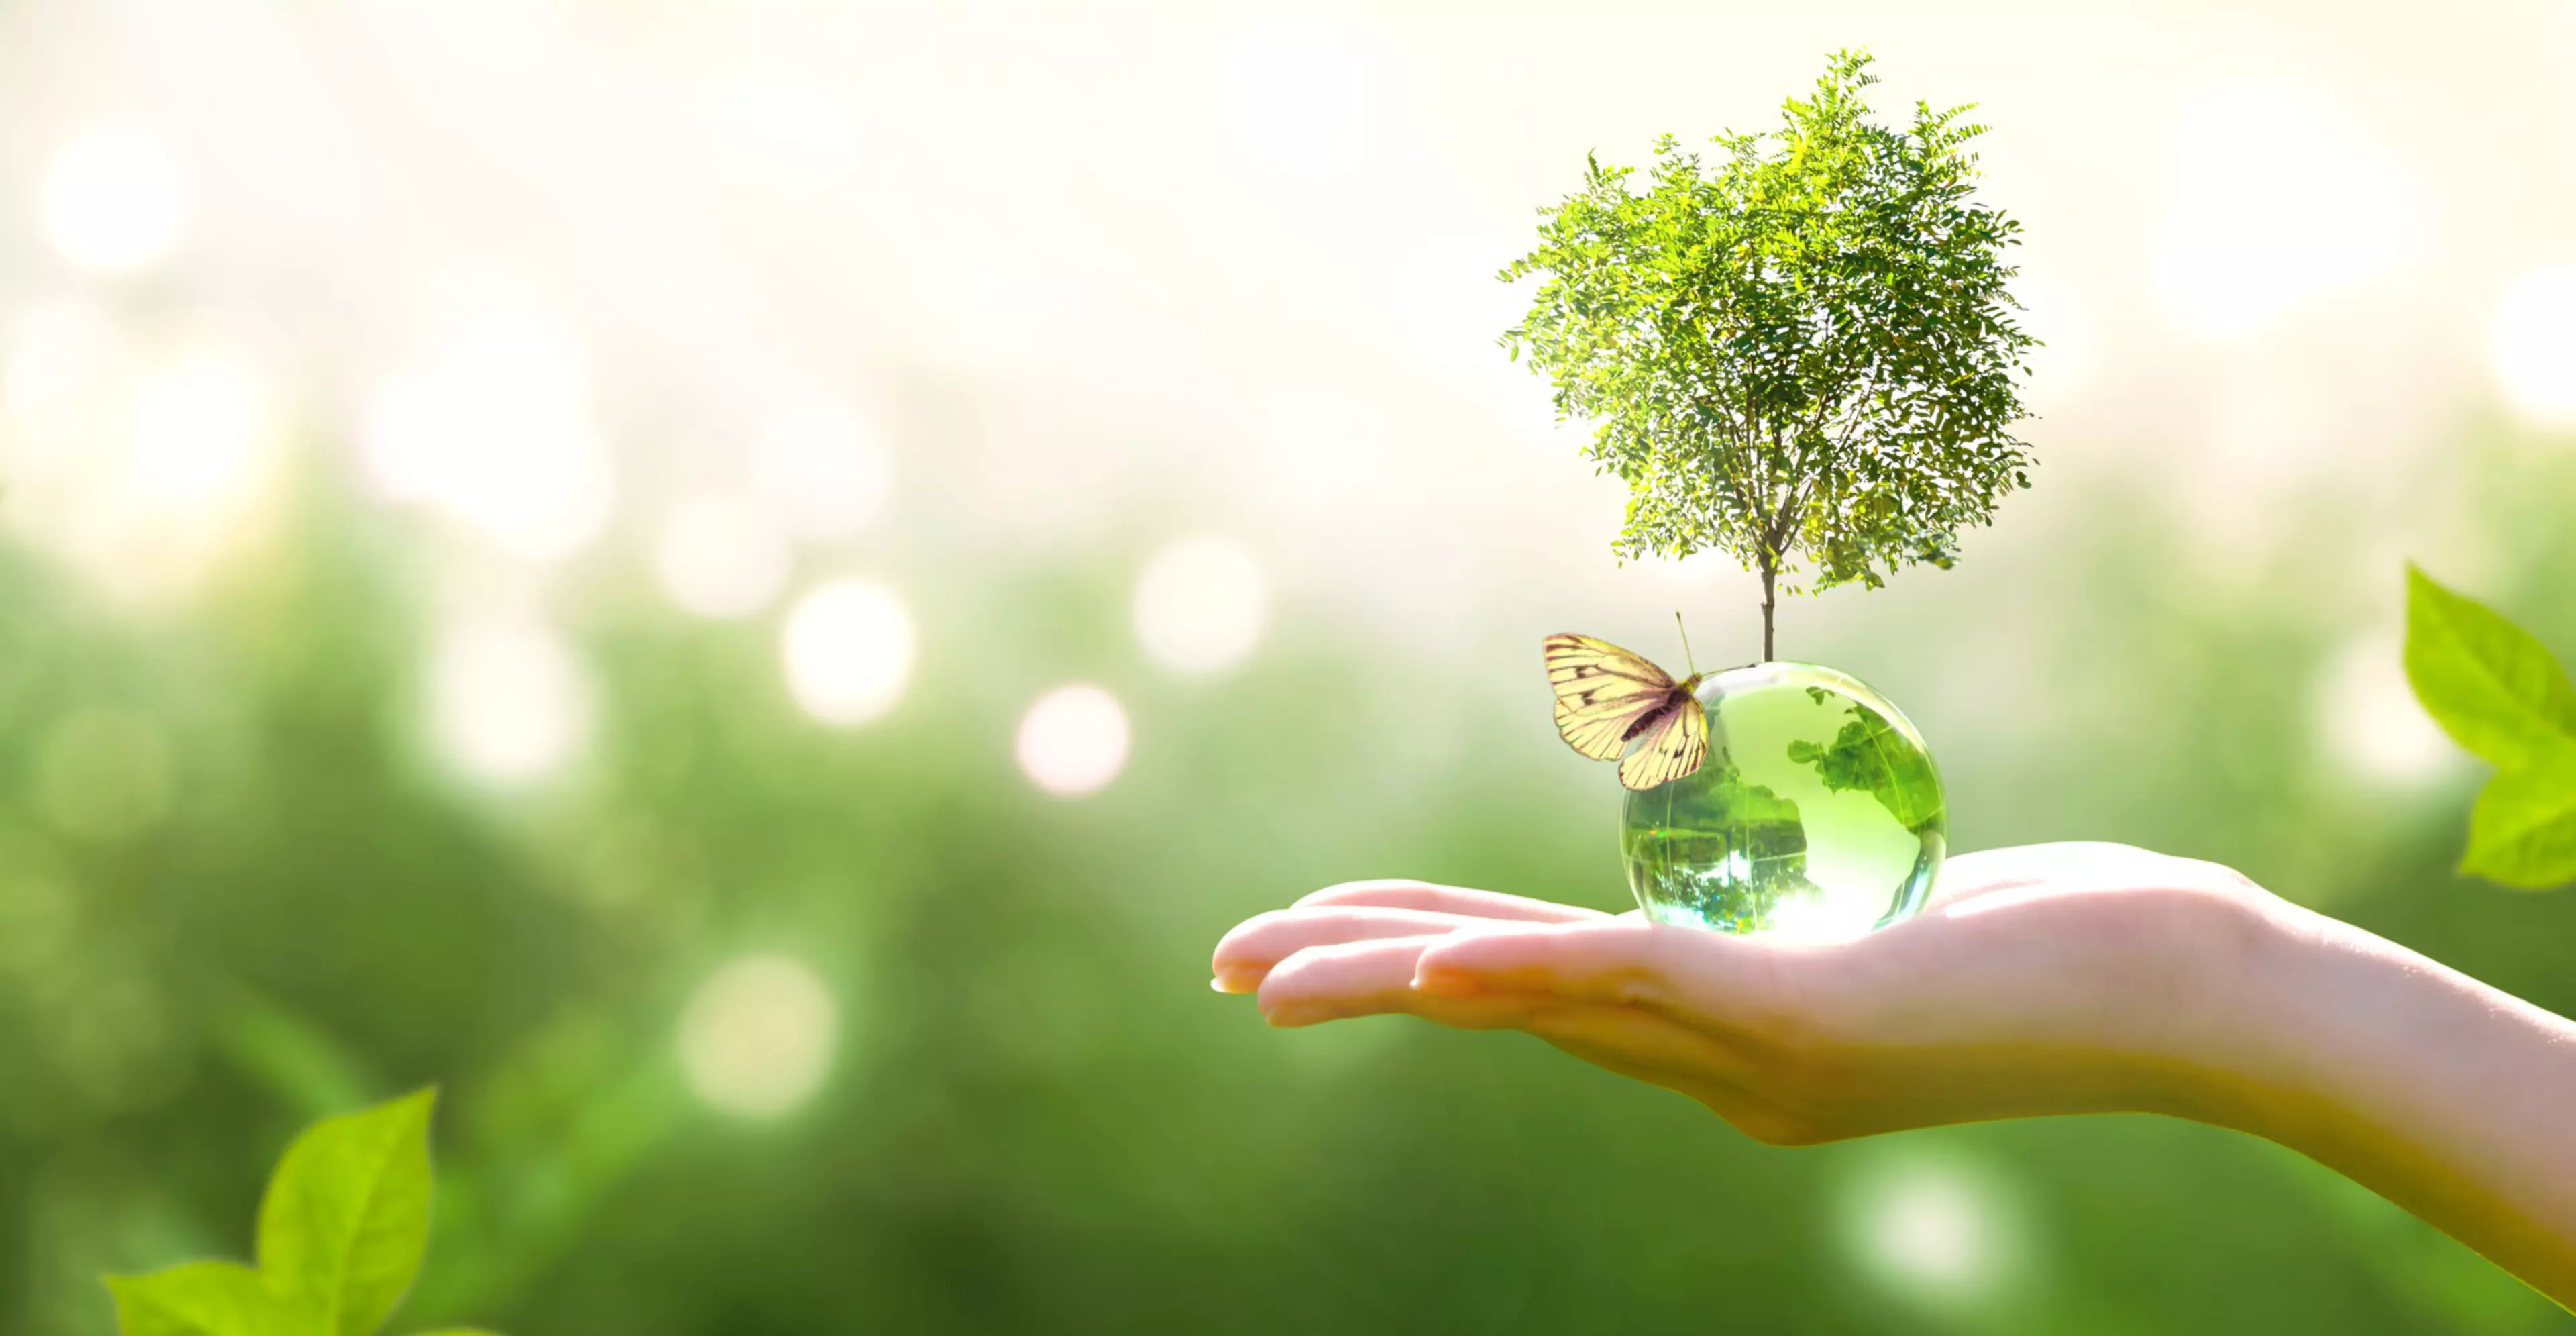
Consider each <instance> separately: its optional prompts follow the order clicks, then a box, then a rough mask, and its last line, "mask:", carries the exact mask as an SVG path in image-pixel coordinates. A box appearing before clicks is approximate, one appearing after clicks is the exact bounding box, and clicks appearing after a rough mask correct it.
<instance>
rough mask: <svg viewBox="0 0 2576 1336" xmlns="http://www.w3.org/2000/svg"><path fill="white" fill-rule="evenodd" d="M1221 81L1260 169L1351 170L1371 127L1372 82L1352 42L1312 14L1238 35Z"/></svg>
mask: <svg viewBox="0 0 2576 1336" xmlns="http://www.w3.org/2000/svg"><path fill="white" fill-rule="evenodd" d="M1219 86H1220V87H1221V88H1223V89H1224V91H1225V93H1226V95H1227V97H1228V98H1229V100H1230V103H1231V105H1230V106H1229V107H1228V112H1229V113H1230V119H1231V122H1232V125H1233V129H1234V133H1235V135H1236V138H1237V141H1238V143H1239V144H1240V145H1241V147H1242V148H1243V149H1244V151H1245V152H1246V153H1247V154H1248V155H1249V156H1250V158H1251V162H1250V163H1249V167H1250V169H1251V170H1252V171H1253V172H1255V173H1256V174H1258V175H1263V176H1267V175H1269V174H1274V173H1284V174H1286V175H1287V176H1290V177H1293V178H1296V179H1298V180H1302V181H1316V180H1326V179H1331V178H1335V177H1341V176H1347V175H1348V174H1350V173H1351V171H1352V170H1353V168H1354V166H1355V165H1356V164H1357V162H1358V161H1359V157H1360V152H1361V149H1362V147H1363V137H1364V135H1365V133H1366V131H1367V128H1368V88H1367V83H1366V80H1365V78H1364V72H1363V70H1362V68H1361V65H1360V60H1359V56H1358V53H1357V52H1355V51H1354V50H1353V49H1352V46H1351V43H1350V41H1349V40H1348V39H1347V38H1346V37H1344V36H1343V35H1341V34H1339V33H1336V32H1334V31H1333V30H1331V29H1330V28H1327V27H1324V26H1322V25H1320V24H1317V23H1315V22H1312V21H1310V20H1304V19H1298V18H1292V17H1286V16H1279V17H1272V18H1266V19H1263V20H1262V21H1260V22H1258V23H1255V24H1253V25H1251V26H1249V27H1247V28H1245V29H1244V30H1243V31H1241V32H1239V33H1237V34H1235V35H1234V37H1233V38H1232V40H1231V41H1230V42H1229V44H1228V47H1227V50H1226V51H1225V53H1224V57H1223V73H1222V75H1221V77H1220V82H1219Z"/></svg>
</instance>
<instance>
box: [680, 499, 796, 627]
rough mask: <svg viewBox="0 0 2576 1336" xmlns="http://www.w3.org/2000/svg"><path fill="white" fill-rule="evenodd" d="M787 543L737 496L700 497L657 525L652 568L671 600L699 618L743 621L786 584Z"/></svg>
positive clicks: (766, 516)
mask: <svg viewBox="0 0 2576 1336" xmlns="http://www.w3.org/2000/svg"><path fill="white" fill-rule="evenodd" d="M788 565H789V556H788V552H787V540H786V538H785V537H784V536H783V535H781V534H780V533H779V532H778V526H777V525H776V523H775V522H773V521H772V519H771V518H770V515H769V513H768V511H767V510H766V509H765V508H763V507H762V506H760V505H759V504H757V503H756V502H752V501H749V500H746V499H744V498H741V497H733V496H702V497H695V498H692V499H690V500H689V501H687V502H685V503H683V504H682V505H681V506H680V508H679V509H678V510H676V511H674V512H672V515H671V518H670V519H669V521H668V522H666V523H665V524H664V525H663V526H662V534H661V538H660V540H659V541H658V542H656V543H655V544H654V546H653V568H654V570H655V572H656V573H658V574H659V575H660V576H661V577H662V588H663V590H664V591H665V592H667V593H669V594H670V596H671V601H672V602H674V603H677V604H679V605H680V607H682V608H683V609H685V610H687V611H689V612H692V613H695V614H696V615H698V616H700V617H706V618H712V619H717V620H724V619H730V618H736V617H748V616H750V615H751V614H753V613H755V612H758V611H760V610H761V609H762V608H765V607H768V606H769V603H770V600H771V599H774V598H776V597H778V591H779V589H780V588H781V587H783V586H784V585H785V584H786V583H787V568H788Z"/></svg>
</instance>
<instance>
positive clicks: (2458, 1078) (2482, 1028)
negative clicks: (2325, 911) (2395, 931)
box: [2203, 905, 2576, 1304]
mask: <svg viewBox="0 0 2576 1336" xmlns="http://www.w3.org/2000/svg"><path fill="white" fill-rule="evenodd" d="M2269 919H2270V922H2271V926H2270V930H2269V931H2267V932H2265V933H2263V934H2261V935H2260V937H2259V939H2258V942H2257V944H2256V945H2255V946H2254V947H2253V948H2252V949H2251V950H2249V951H2248V952H2247V953H2246V955H2245V957H2244V959H2243V962H2242V966H2241V974H2240V977H2239V979H2238V980H2237V983H2236V986H2235V987H2234V988H2233V989H2231V991H2232V992H2233V993H2234V995H2235V998H2236V1006H2235V1007H2234V1008H2232V1010H2235V1011H2237V1012H2239V1013H2241V1015H2242V1017H2243V1020H2244V1022H2245V1023H2244V1024H2243V1025H2242V1027H2241V1028H2239V1029H2238V1030H2237V1031H2236V1032H2235V1034H2234V1035H2233V1036H2231V1037H2230V1038H2228V1039H2227V1040H2225V1041H2224V1043H2223V1046H2224V1048H2225V1049H2226V1053H2225V1056H2224V1057H2223V1058H2222V1060H2221V1061H2219V1062H2218V1063H2216V1064H2214V1069H2213V1071H2212V1074H2211V1075H2210V1077H2209V1085H2208V1089H2207V1090H2206V1091H2205V1092H2203V1093H2204V1098H2205V1099H2206V1101H2207V1103H2206V1109H2205V1112H2206V1113H2207V1115H2208V1116H2209V1118H2210V1120H2211V1121H2214V1122H2221V1123H2225V1124H2227V1125H2230V1126H2234V1127H2237V1128H2240V1129H2242V1130H2244V1131H2248V1132H2252V1133H2255V1134H2257V1135H2260V1136H2263V1137H2267V1138H2269V1139H2271V1140H2273V1141H2277V1142H2279V1143H2281V1144H2282V1145H2285V1146H2288V1147H2291V1148H2292V1149H2294V1150H2298V1151H2300V1152H2302V1153H2303V1154H2306V1155H2308V1156H2309V1157H2311V1158H2313V1159H2316V1160H2318V1161H2320V1162H2322V1163H2324V1164H2326V1165H2329V1166H2331V1167H2332V1168H2334V1169H2336V1170H2338V1171H2340V1172H2342V1173H2344V1174H2345V1175H2347V1176H2349V1177H2351V1178H2353V1179H2354V1180H2356V1181H2358V1182H2360V1183H2362V1184H2364V1185H2365V1186H2368V1187H2369V1188H2371V1189H2372V1190H2374V1191H2376V1192H2378V1193H2380V1194H2381V1195H2382V1196H2385V1197H2387V1198H2388V1199H2389V1200H2391V1201H2393V1202H2396V1203H2397V1204H2399V1205H2401V1206H2403V1207H2405V1208H2406V1209H2408V1210H2410V1211H2412V1212H2414V1213H2415V1214H2416V1215H2418V1216H2420V1217H2422V1218H2423V1219H2424V1220H2426V1221H2428V1222H2430V1223H2431V1224H2433V1225H2434V1226H2436V1227H2437V1228H2439V1229H2441V1230H2443V1231H2444V1232H2445V1233H2448V1234H2450V1235H2451V1236H2452V1237H2454V1238H2457V1239H2459V1240H2460V1241H2461V1242H2463V1243H2466V1244H2467V1245H2469V1246H2470V1247H2472V1248H2475V1249H2476V1250H2478V1251H2479V1252H2480V1253H2483V1254H2485V1255H2486V1256H2487V1257H2488V1258H2490V1259H2491V1260H2493V1261H2494V1262H2496V1264H2498V1265H2499V1266H2502V1267H2504V1268H2505V1269H2506V1270H2508V1271H2511V1272H2513V1273H2514V1274H2515V1275H2517V1276H2519V1277H2521V1278H2522V1279H2523V1280H2524V1281H2526V1282H2528V1283H2529V1284H2531V1285H2532V1286H2533V1287H2534V1288H2536V1289H2539V1290H2540V1291H2542V1292H2543V1293H2545V1294H2547V1295H2549V1296H2550V1297H2552V1298H2554V1299H2557V1300H2558V1301H2559V1302H2560V1303H2562V1304H2576V1128H2571V1126H2570V1123H2569V1116H2568V1114H2569V1111H2570V1110H2576V1023H2571V1022H2569V1021H2568V1020H2566V1019H2565V1018H2562V1017H2559V1016H2556V1015H2552V1014H2551V1013H2549V1012H2547V1011H2544V1010H2542V1009H2541V1008H2539V1007H2535V1006H2532V1005H2530V1004H2528V1003H2525V1002H2522V1001H2519V1000H2517V999H2515V998H2513V997H2510V996H2507V995H2506V994H2504V993H2501V992H2499V991H2497V990H2495V989H2493V988H2490V987H2488V986H2486V985H2485V984H2482V983H2479V982H2478V981H2476V980H2474V979H2471V978H2469V977H2467V976H2466V975H2463V974H2461V973H2459V972H2458V971H2456V970H2452V969H2449V968H2447V967H2445V966H2443V965H2440V964H2438V963H2436V962H2434V961H2431V960H2428V959H2426V958H2424V957H2423V956H2420V955H2417V954H2416V953H2414V952H2412V951H2408V950H2406V949H2405V948H2403V947H2399V946H2397V945H2395V944H2393V943H2390V942H2387V941H2384V940H2382V939H2380V938H2377V937H2374V936H2372V935H2370V934H2369V933H2366V932H2363V931H2361V930H2360V929H2357V928H2353V927H2351V926H2349V925H2347V924H2343V923H2338V922H2336V921H2334V920H2332V919H2328V918H2325V917H2323V916H2320V915H2317V914H2312V913H2309V912H2307V911H2305V910H2301V909H2297V908H2294V907H2290V906H2286V905H2285V906H2282V907H2280V908H2279V909H2278V910H2277V911H2276V912H2274V913H2273V914H2271V915H2270V916H2269Z"/></svg>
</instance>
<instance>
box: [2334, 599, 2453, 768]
mask: <svg viewBox="0 0 2576 1336" xmlns="http://www.w3.org/2000/svg"><path fill="white" fill-rule="evenodd" d="M2405 656H2406V647H2405V644H2404V642H2403V641H2402V640H2400V639H2399V637H2398V636H2397V635H2396V633H2394V632H2385V631H2382V632H2372V633H2370V634H2366V635H2363V636H2361V637H2359V638H2357V639H2355V640H2354V641H2352V643H2350V644H2348V645H2346V646H2345V647H2344V648H2343V650H2342V652H2340V653H2339V654H2337V655H2336V656H2335V658H2334V659H2333V661H2332V662H2330V663H2329V664H2328V665H2327V666H2326V671H2325V674H2324V676H2323V678H2322V679H2321V680H2320V681H2319V683H2318V690H2317V694H2316V704H2317V719H2316V726H2317V734H2318V740H2319V742H2320V743H2321V744H2322V745H2323V746H2324V748H2325V751H2326V753H2327V755H2328V756H2329V757H2330V758H2332V759H2333V760H2335V761H2338V762H2340V763H2342V764H2343V765H2344V766H2346V767H2349V768H2350V769H2351V770H2352V771H2353V772H2355V773H2358V774H2359V775H2361V776H2362V777H2363V778H2365V779H2370V780H2375V781H2379V782H2382V783H2386V784H2390V785H2414V784H2420V783H2423V782H2425V781H2427V780H2431V779H2435V778H2438V777H2440V776H2441V775H2442V774H2443V773H2445V772H2446V771H2449V770H2452V769H2454V768H2456V767H2457V766H2458V764H2459V763H2460V761H2461V760H2462V759H2463V757H2464V756H2465V753H2463V752H2462V751H2461V750H2460V749H2459V748H2458V747H2457V746H2456V745H2454V744H2453V743H2452V741H2451V739H2450V735H2448V734H2446V733H2444V732H2443V731H2442V727H2441V725H2439V724H2436V723H2434V722H2433V717H2432V716H2431V715H2429V714H2426V713H2425V712H2424V707H2423V705H2422V704H2421V703H2420V702H2418V701H2417V700H2416V699H2415V689H2414V688H2413V687H2412V686H2410V685H2409V684H2408V683H2407V681H2406V657H2405Z"/></svg>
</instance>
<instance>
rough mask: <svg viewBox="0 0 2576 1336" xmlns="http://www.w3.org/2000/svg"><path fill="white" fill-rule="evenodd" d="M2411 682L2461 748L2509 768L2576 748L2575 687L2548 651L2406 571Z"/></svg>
mask: <svg viewBox="0 0 2576 1336" xmlns="http://www.w3.org/2000/svg"><path fill="white" fill-rule="evenodd" d="M2406 677H2407V680H2408V681H2410V682H2412V683H2414V684H2415V695H2416V698H2417V699H2419V700H2421V701H2423V702H2424V708H2425V709H2426V710H2429V711H2431V712H2432V715H2433V718H2434V720H2435V721H2436V722H2438V723H2440V724H2441V725H2442V729H2443V731H2444V732H2447V733H2449V734H2450V735H2451V737H2452V739H2453V740H2455V741H2457V742H2458V743H2459V744H2460V745H2461V746H2463V747H2466V748H2468V749H2469V750H2470V751H2472V752H2475V753H2477V754H2478V755H2479V756H2481V757H2484V758H2485V759H2487V760H2489V761H2492V762H2494V763H2495V764H2496V765H2497V766H2500V767H2503V768H2505V769H2512V768H2514V767H2516V766H2518V765H2520V764H2522V763H2523V762H2524V761H2525V760H2526V759H2527V758H2529V757H2531V756H2532V755H2534V754H2535V753H2536V752H2540V751H2548V750H2557V749H2562V748H2566V749H2576V687H2571V686H2569V685H2568V681H2567V674H2566V673H2565V672H2564V671H2563V670H2561V669H2560V668H2559V666H2558V660H2556V659H2555V658H2552V657H2551V656H2550V653H2549V650H2548V649H2547V648H2546V647H2545V646H2543V645H2542V644H2541V643H2540V642H2539V641H2537V640H2534V639H2532V638H2531V634H2530V633H2529V632H2527V631H2524V630H2523V629H2522V628H2521V627H2518V626H2516V625H2514V624H2513V623H2512V622H2509V621H2506V620H2505V619H2504V618H2503V617H2501V616H2499V615H2497V613H2496V612H2495V610H2494V609H2492V608H2489V607H2487V606H2486V605H2485V604H2483V603H2479V602H2477V601H2476V600H2474V599H2470V598H2465V597H2462V596H2461V595H2459V594H2456V593H2453V592H2452V591H2451V590H2448V589H2445V588H2443V587H2442V586H2441V585H2440V584H2438V583H2436V582H2435V581H2434V580H2433V579H2432V577H2430V576H2428V575H2426V574H2424V572H2423V571H2422V570H2419V569H2417V568H2416V567H2414V566H2412V565H2409V566H2408V567H2407V568H2406Z"/></svg>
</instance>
